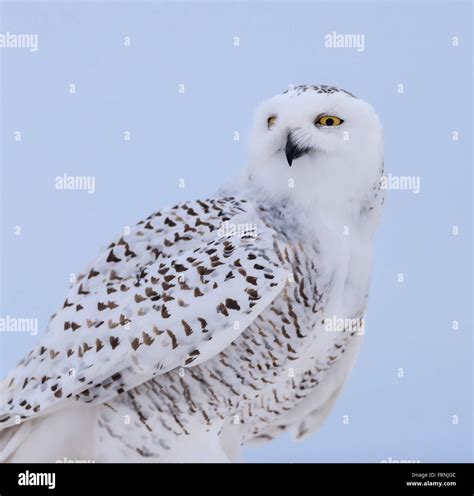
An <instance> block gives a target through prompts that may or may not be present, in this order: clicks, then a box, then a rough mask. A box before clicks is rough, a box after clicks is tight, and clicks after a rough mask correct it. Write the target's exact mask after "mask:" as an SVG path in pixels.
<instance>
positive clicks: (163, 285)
mask: <svg viewBox="0 0 474 496" xmlns="http://www.w3.org/2000/svg"><path fill="white" fill-rule="evenodd" d="M232 201H233V199H232ZM232 201H231V200H228V201H227V202H225V201H224V203H226V205H220V206H219V209H218V210H214V212H213V213H212V212H211V209H210V210H209V212H208V213H209V215H207V216H204V215H200V216H199V217H198V218H199V219H200V222H198V224H200V225H198V226H196V225H195V224H196V222H194V223H193V224H190V223H189V222H188V220H189V219H188V218H187V217H184V216H182V215H179V214H177V215H174V216H173V217H172V223H173V224H175V225H174V226H170V227H171V229H174V231H171V232H170V231H168V230H166V229H165V228H164V227H163V225H164V226H166V220H165V219H163V217H165V218H168V219H171V217H170V216H169V215H167V216H164V215H162V214H160V215H158V216H157V215H156V214H154V218H155V217H157V218H158V221H157V222H156V223H153V222H152V219H149V220H148V221H146V222H144V223H141V224H140V226H141V227H138V231H143V230H144V229H147V227H146V225H147V224H149V225H151V226H152V228H153V231H156V230H157V229H164V231H163V236H159V235H158V234H159V233H158V234H157V236H156V237H153V236H149V238H150V239H148V240H147V241H146V242H145V243H141V240H140V242H134V241H133V238H132V239H130V240H129V239H127V240H126V241H125V239H123V238H121V241H120V240H119V241H117V242H115V243H112V245H110V246H109V247H108V248H107V250H106V251H105V253H102V254H101V255H100V256H99V257H98V259H97V260H96V262H95V263H93V264H92V266H91V268H90V270H89V272H88V273H87V275H86V276H84V277H82V278H80V280H78V282H77V283H76V284H75V285H73V287H72V288H71V290H70V292H69V295H68V297H67V299H66V301H65V304H64V306H63V308H62V309H61V310H60V311H59V312H58V313H57V314H55V315H54V317H53V318H52V320H51V321H50V323H49V325H48V329H47V332H46V333H45V334H44V335H43V336H42V339H41V340H40V343H39V344H38V345H37V346H36V347H35V348H34V349H33V350H32V351H31V352H30V353H29V354H28V355H27V356H26V358H25V359H24V360H23V361H22V362H20V364H19V366H18V367H17V368H16V369H15V370H13V372H12V373H11V374H10V375H9V376H8V377H7V379H5V380H4V381H3V383H2V385H1V390H0V393H1V397H2V404H1V405H0V426H1V428H5V427H8V426H10V425H13V424H14V422H15V420H16V419H17V418H18V417H19V418H22V419H26V418H30V417H32V416H35V415H42V414H44V413H45V412H49V411H51V410H52V409H57V408H62V407H64V406H65V405H66V404H67V403H70V402H72V401H74V400H77V401H79V402H81V403H103V402H105V401H107V400H109V399H110V398H113V397H114V396H116V395H118V394H120V393H122V392H124V391H127V390H129V389H131V388H133V387H136V386H138V385H139V384H142V383H143V382H145V381H147V380H150V379H151V378H153V377H154V376H156V375H159V374H163V373H166V372H167V371H170V370H172V369H174V368H177V367H190V366H194V365H197V364H199V363H201V362H203V361H206V360H208V359H209V358H211V357H213V356H214V355H216V354H218V353H219V352H220V351H221V350H223V349H224V348H225V347H227V346H228V345H229V344H230V343H231V342H232V341H233V340H234V339H236V337H237V336H238V335H239V334H240V333H241V332H243V331H244V329H245V328H246V327H247V326H248V325H250V323H251V322H252V321H253V320H254V319H255V318H256V317H257V316H258V315H259V314H260V313H261V312H262V311H263V310H264V308H265V307H266V306H267V305H269V304H270V302H271V301H272V300H273V299H274V298H275V297H276V296H277V295H278V294H279V293H280V291H281V290H282V289H283V287H284V285H285V280H286V277H287V275H288V273H289V272H290V269H289V268H287V267H286V266H285V261H284V260H283V257H282V256H281V254H280V248H279V241H278V240H277V236H276V234H275V232H274V231H273V230H272V229H271V228H270V227H268V226H266V225H265V224H263V223H262V222H261V221H259V220H258V216H256V215H255V212H253V211H252V208H249V205H246V206H245V207H242V206H241V205H240V204H239V205H236V204H232V205H229V204H227V203H229V202H231V203H232ZM186 205H188V204H186ZM237 207H238V208H237ZM186 208H187V207H186ZM191 208H193V207H191ZM221 212H226V213H224V214H221ZM214 214H215V215H214ZM214 217H215V218H214ZM223 219H224V220H227V219H229V220H230V221H232V220H234V219H235V220H238V221H239V222H240V221H242V219H243V220H246V221H247V224H250V225H253V226H254V230H253V233H252V234H251V235H245V236H240V235H231V236H227V235H226V234H225V233H222V232H221V230H220V229H219V226H222V222H223ZM195 220H196V219H195ZM168 224H169V221H168ZM206 224H208V225H206ZM157 225H158V227H157ZM186 226H187V227H186ZM210 226H212V229H209V227H210ZM201 227H204V228H205V229H204V231H205V232H204V233H199V232H197V231H193V230H192V229H190V228H196V229H197V228H201ZM150 231H151V230H150ZM137 234H138V232H135V236H137ZM234 234H235V233H234ZM183 237H186V238H187V239H182V238H183ZM166 240H168V242H166ZM153 243H154V245H153ZM133 255H135V256H133ZM137 258H138V259H139V260H140V263H138V264H137V263H136V259H137Z"/></svg>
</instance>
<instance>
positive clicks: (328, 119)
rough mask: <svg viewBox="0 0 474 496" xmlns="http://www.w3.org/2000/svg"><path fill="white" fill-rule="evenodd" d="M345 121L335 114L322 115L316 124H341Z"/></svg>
mask: <svg viewBox="0 0 474 496" xmlns="http://www.w3.org/2000/svg"><path fill="white" fill-rule="evenodd" d="M343 122H344V121H343V120H342V119H339V117H336V116H335V115H323V116H322V117H320V118H319V119H318V120H317V121H316V124H320V125H321V126H328V127H329V126H340V125H341V124H342V123H343Z"/></svg>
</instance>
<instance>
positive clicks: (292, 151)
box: [285, 133, 312, 167]
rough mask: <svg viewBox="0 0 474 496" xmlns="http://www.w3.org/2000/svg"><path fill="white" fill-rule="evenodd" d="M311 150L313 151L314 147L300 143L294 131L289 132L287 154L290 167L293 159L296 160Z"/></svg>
mask: <svg viewBox="0 0 474 496" xmlns="http://www.w3.org/2000/svg"><path fill="white" fill-rule="evenodd" d="M310 151H312V148H309V147H307V146H304V145H299V144H298V141H297V140H296V139H295V137H294V136H293V135H292V133H290V134H288V138H287V140H286V147H285V155H286V160H287V161H288V165H289V166H290V167H291V164H292V163H293V160H296V159H297V158H299V157H301V156H302V155H306V154H307V153H309V152H310Z"/></svg>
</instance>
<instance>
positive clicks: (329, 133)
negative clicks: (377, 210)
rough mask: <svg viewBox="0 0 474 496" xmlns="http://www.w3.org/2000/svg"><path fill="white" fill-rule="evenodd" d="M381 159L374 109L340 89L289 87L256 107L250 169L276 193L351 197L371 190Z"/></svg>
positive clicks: (334, 199) (330, 200)
mask: <svg viewBox="0 0 474 496" xmlns="http://www.w3.org/2000/svg"><path fill="white" fill-rule="evenodd" d="M382 163H383V137H382V128H381V125H380V122H379V119H378V117H377V115H376V113H375V111H374V110H373V108H372V107H371V106H370V105H369V104H368V103H366V102H364V101H363V100H361V99H359V98H356V97H353V96H351V95H350V94H348V93H346V92H344V91H341V90H336V91H334V92H322V93H320V92H318V91H315V90H312V89H308V90H307V91H298V90H293V91H289V92H287V93H284V94H282V95H277V96H274V97H273V98H270V99H269V100H267V101H265V102H263V103H262V104H261V105H260V106H259V108H258V109H257V112H256V116H255V124H254V128H253V131H252V135H251V141H250V160H249V167H250V172H251V175H252V177H254V178H255V180H256V181H258V182H259V184H261V185H262V186H263V187H264V188H267V189H268V190H269V191H271V192H273V193H275V194H276V193H279V194H284V195H289V196H292V197H295V198H297V199H298V201H303V202H306V203H310V202H312V201H316V202H320V201H322V202H324V203H327V204H329V205H330V204H335V205H336V204H337V203H341V202H351V201H354V200H357V199H358V198H361V197H363V196H364V195H366V194H367V193H368V192H369V191H370V189H371V188H372V187H373V184H374V183H375V182H376V181H377V180H378V178H379V176H380V172H381V165H382Z"/></svg>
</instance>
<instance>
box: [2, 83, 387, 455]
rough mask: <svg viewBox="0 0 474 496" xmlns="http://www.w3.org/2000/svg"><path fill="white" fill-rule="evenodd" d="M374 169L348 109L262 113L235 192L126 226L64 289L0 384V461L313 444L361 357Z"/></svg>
mask: <svg viewBox="0 0 474 496" xmlns="http://www.w3.org/2000/svg"><path fill="white" fill-rule="evenodd" d="M382 169H383V136H382V128H381V125H380V122H379V119H378V117H377V115H376V113H375V111H374V110H373V108H372V107H371V106H370V105H369V104H368V103H366V102H364V101H363V100H361V99H359V98H357V97H355V96H354V95H352V94H351V93H349V92H347V91H345V90H342V89H338V88H335V87H332V86H311V85H309V86H298V87H295V88H293V89H291V90H289V91H286V92H285V93H283V94H279V95H276V96H274V97H272V98H270V99H268V100H266V101H265V102H263V103H262V104H261V105H260V106H259V107H258V109H257V111H256V115H255V123H254V127H253V130H252V133H251V137H250V148H249V154H248V164H247V166H246V167H245V169H244V171H243V172H242V173H241V175H239V176H238V178H236V179H235V180H233V181H232V182H231V183H230V184H228V185H227V186H225V187H223V188H222V189H221V190H220V191H219V192H218V193H217V194H216V195H214V196H213V197H211V198H207V199H200V200H195V201H190V202H186V203H180V204H177V205H175V206H173V207H171V208H166V209H162V210H157V211H156V212H154V213H152V214H151V215H150V216H149V217H147V218H146V219H144V220H142V221H140V222H138V224H136V226H135V227H134V228H133V229H132V230H131V232H130V233H129V234H127V235H122V236H119V237H117V239H115V240H114V241H113V242H112V243H111V244H110V245H109V246H108V247H107V248H106V249H104V250H103V251H102V252H101V253H100V254H99V255H98V256H97V258H96V259H95V260H94V261H93V263H91V264H90V265H89V267H87V269H86V270H85V271H84V272H83V273H82V275H81V276H79V277H78V280H77V282H76V283H75V284H73V285H72V287H71V288H70V290H69V293H68V294H67V297H66V299H65V301H64V304H63V306H62V308H61V309H60V310H58V312H57V313H56V314H54V315H53V316H52V317H51V320H50V321H49V323H48V326H47V328H46V330H45V332H44V334H43V335H42V337H41V339H40V341H39V343H38V345H37V346H36V347H35V348H34V349H33V350H32V351H31V352H30V353H29V354H28V355H27V356H26V357H25V358H24V359H23V360H22V361H21V362H20V363H19V365H18V366H17V367H16V368H15V369H14V370H13V371H12V372H11V373H10V374H9V375H8V377H7V378H6V379H4V380H3V381H2V383H1V385H0V394H1V404H0V460H2V461H13V462H21V461H31V462H40V461H41V462H54V461H56V460H63V459H64V458H67V459H70V460H74V459H78V460H94V461H97V462H104V461H106V462H142V461H149V462H225V461H238V460H239V455H240V450H241V447H242V446H246V445H249V444H252V443H259V442H265V441H268V440H271V439H273V438H274V437H275V436H277V435H278V434H280V433H281V432H284V431H287V430H290V431H292V432H293V433H294V435H295V437H296V438H303V437H305V436H308V435H310V434H312V433H314V432H315V431H316V430H317V429H318V428H319V426H320V425H321V423H322V422H323V420H324V419H325V418H326V416H327V415H328V413H329V411H330V410H331V408H332V406H333V404H334V402H335V401H336V399H337V397H338V395H339V393H340V391H341V389H342V387H343V385H344V383H345V380H346V378H347V377H348V375H349V373H350V371H351V369H352V366H353V364H354V360H355V357H356V355H357V353H358V350H359V347H360V344H361V339H362V336H363V331H364V315H365V312H366V307H367V297H368V289H369V278H370V272H371V259H372V245H373V237H374V233H375V230H376V227H377V225H378V223H379V218H380V214H381V210H382V204H383V194H382V191H381V188H380V177H381V175H382Z"/></svg>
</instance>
